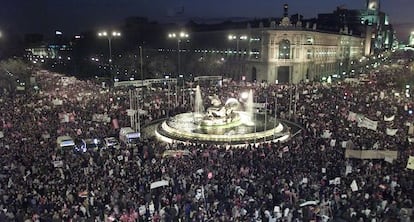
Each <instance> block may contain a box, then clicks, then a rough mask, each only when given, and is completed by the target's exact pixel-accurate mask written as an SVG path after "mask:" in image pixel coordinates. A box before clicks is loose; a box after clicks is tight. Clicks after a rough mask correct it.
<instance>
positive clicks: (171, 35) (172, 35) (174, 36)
mask: <svg viewBox="0 0 414 222" xmlns="http://www.w3.org/2000/svg"><path fill="white" fill-rule="evenodd" d="M168 38H170V39H177V57H178V64H177V67H178V73H177V76H178V75H181V64H180V63H181V62H180V43H181V40H182V39H188V38H189V35H188V33H186V32H184V31H181V32H180V33H178V34H177V33H175V32H172V33H169V34H168Z"/></svg>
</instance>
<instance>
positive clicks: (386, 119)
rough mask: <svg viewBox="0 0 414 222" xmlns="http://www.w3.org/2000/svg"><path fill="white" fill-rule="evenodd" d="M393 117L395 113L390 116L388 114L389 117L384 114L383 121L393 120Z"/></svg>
mask: <svg viewBox="0 0 414 222" xmlns="http://www.w3.org/2000/svg"><path fill="white" fill-rule="evenodd" d="M394 119H395V115H392V116H390V117H386V116H384V121H385V122H391V121H393V120H394Z"/></svg>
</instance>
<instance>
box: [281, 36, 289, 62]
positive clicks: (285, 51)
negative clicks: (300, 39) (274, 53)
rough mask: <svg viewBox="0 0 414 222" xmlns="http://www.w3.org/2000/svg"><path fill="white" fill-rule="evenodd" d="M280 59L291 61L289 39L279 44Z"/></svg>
mask: <svg viewBox="0 0 414 222" xmlns="http://www.w3.org/2000/svg"><path fill="white" fill-rule="evenodd" d="M279 59H290V41H289V40H287V39H283V40H282V41H280V42H279Z"/></svg>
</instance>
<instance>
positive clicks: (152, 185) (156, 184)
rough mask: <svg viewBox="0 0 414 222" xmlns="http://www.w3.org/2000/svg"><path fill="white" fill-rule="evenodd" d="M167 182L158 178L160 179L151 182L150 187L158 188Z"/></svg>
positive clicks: (166, 184)
mask: <svg viewBox="0 0 414 222" xmlns="http://www.w3.org/2000/svg"><path fill="white" fill-rule="evenodd" d="M168 184H169V183H168V181H167V180H160V181H157V182H153V183H151V185H150V189H151V190H152V189H155V188H158V187H163V186H168Z"/></svg>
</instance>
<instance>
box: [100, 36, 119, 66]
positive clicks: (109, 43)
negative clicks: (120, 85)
mask: <svg viewBox="0 0 414 222" xmlns="http://www.w3.org/2000/svg"><path fill="white" fill-rule="evenodd" d="M98 36H99V37H106V38H107V39H108V48H109V59H108V62H109V72H111V70H112V46H111V41H112V38H117V37H120V36H121V33H120V32H117V31H112V33H111V34H108V32H106V31H102V32H98ZM111 74H112V73H111Z"/></svg>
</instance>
